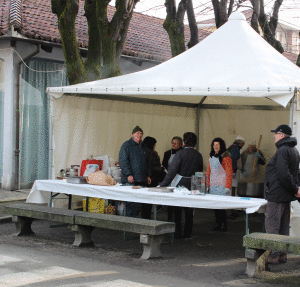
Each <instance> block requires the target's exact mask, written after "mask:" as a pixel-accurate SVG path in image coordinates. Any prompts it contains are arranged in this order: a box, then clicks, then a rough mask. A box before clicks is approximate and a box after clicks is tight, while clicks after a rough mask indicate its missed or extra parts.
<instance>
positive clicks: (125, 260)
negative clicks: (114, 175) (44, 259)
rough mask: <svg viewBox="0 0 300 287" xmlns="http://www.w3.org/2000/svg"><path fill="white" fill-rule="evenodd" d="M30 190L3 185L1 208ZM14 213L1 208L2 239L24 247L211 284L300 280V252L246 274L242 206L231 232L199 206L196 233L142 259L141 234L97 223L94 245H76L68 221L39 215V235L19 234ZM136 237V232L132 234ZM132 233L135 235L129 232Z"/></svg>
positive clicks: (257, 219) (257, 222)
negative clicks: (217, 226) (62, 223)
mask: <svg viewBox="0 0 300 287" xmlns="http://www.w3.org/2000/svg"><path fill="white" fill-rule="evenodd" d="M28 193H29V191H12V192H9V191H3V190H0V209H1V206H3V205H4V204H5V203H7V202H11V201H17V200H25V199H26V197H27V194H28ZM166 217H167V214H166V212H163V213H160V214H158V219H161V220H166ZM9 221H10V216H8V215H5V214H3V213H2V214H1V213H0V222H2V223H3V224H2V226H1V229H0V242H1V243H2V244H9V245H15V246H24V248H33V249H42V250H43V249H45V250H49V251H51V252H59V254H62V255H63V254H65V255H66V256H67V255H70V254H72V256H74V257H76V256H79V258H80V256H83V257H86V258H91V259H94V260H98V259H99V258H102V260H103V259H104V260H105V262H108V263H109V264H112V265H115V266H120V267H130V268H134V269H135V270H140V271H141V272H150V273H155V274H167V275H168V276H174V277H178V278H180V279H184V280H190V281H193V282H197V281H198V282H202V283H204V284H208V285H209V286H249V285H251V286H252V285H256V286H299V285H300V273H299V271H298V270H299V268H300V257H299V256H296V255H292V254H291V255H289V260H288V263H287V264H280V265H276V266H270V267H271V272H266V273H265V274H264V276H265V277H266V278H267V280H269V281H267V282H269V283H266V281H262V280H261V279H249V278H247V276H246V275H245V274H244V272H245V268H246V260H245V258H244V248H243V246H242V238H243V235H244V234H245V220H244V214H243V212H240V213H239V217H238V218H237V219H236V220H228V232H226V233H219V232H211V231H210V230H211V228H212V227H213V225H214V214H213V212H212V210H206V209H201V210H200V209H198V210H196V211H195V217H194V229H193V236H192V238H191V239H181V240H175V241H174V243H173V244H163V245H162V252H163V254H164V258H163V259H157V260H148V261H146V262H145V261H142V262H141V260H140V259H139V257H140V255H141V253H142V247H141V244H140V243H139V239H138V238H137V237H136V236H133V235H132V234H131V235H129V237H130V236H131V240H126V241H124V240H123V236H122V233H121V232H116V231H111V230H104V229H97V228H96V229H95V230H94V231H93V241H94V242H95V247H94V248H90V249H88V248H84V249H80V248H74V247H72V242H73V240H74V235H73V233H72V232H71V231H70V230H69V229H68V228H66V227H62V228H49V224H48V222H45V221H34V222H33V230H34V232H35V235H34V236H29V237H15V236H13V234H14V232H15V227H14V224H13V223H11V222H9ZM249 227H250V232H261V231H262V218H261V216H260V215H258V214H253V215H250V216H249ZM132 237H133V238H132ZM129 239H130V238H129Z"/></svg>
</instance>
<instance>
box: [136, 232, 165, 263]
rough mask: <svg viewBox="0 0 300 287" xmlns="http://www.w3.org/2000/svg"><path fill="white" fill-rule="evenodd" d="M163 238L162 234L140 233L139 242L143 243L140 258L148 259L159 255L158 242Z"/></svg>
mask: <svg viewBox="0 0 300 287" xmlns="http://www.w3.org/2000/svg"><path fill="white" fill-rule="evenodd" d="M163 239H164V235H155V236H154V235H143V234H141V235H140V243H142V244H143V247H144V252H143V255H142V256H141V259H149V258H156V257H161V256H162V254H161V252H160V244H161V243H162V241H163Z"/></svg>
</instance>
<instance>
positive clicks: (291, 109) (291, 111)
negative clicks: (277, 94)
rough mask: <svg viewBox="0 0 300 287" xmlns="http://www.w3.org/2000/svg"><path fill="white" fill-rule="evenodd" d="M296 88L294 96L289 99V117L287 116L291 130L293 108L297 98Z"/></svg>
mask: <svg viewBox="0 0 300 287" xmlns="http://www.w3.org/2000/svg"><path fill="white" fill-rule="evenodd" d="M297 92H298V90H297V88H295V93H294V96H293V97H292V99H291V101H290V117H289V126H290V127H291V129H292V130H294V128H293V127H294V110H295V102H296V99H297Z"/></svg>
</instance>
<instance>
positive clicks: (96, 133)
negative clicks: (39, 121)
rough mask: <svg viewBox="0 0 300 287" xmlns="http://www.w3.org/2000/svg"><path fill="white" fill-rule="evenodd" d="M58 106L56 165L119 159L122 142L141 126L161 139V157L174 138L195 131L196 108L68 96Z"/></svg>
mask: <svg viewBox="0 0 300 287" xmlns="http://www.w3.org/2000/svg"><path fill="white" fill-rule="evenodd" d="M52 103H53V105H54V116H53V121H54V122H53V130H54V140H55V149H54V168H55V173H56V175H58V172H59V170H60V169H65V168H66V167H70V166H71V165H74V164H80V163H81V161H82V160H83V159H86V158H88V157H89V156H91V155H93V156H97V155H105V154H107V155H109V157H110V158H112V159H114V160H115V161H117V160H118V154H119V150H120V147H121V145H122V144H123V142H124V141H126V140H128V139H129V138H130V136H131V132H132V129H133V128H134V127H135V126H136V125H139V126H140V127H142V128H143V130H144V137H145V136H152V137H155V138H156V139H157V148H156V150H157V151H158V153H159V155H160V156H161V160H162V159H163V154H164V152H165V151H166V150H169V149H170V148H171V139H172V137H174V136H181V137H182V135H183V133H184V132H187V131H192V132H195V130H196V126H195V122H196V109H195V108H186V107H173V106H163V105H151V104H140V103H129V102H125V103H124V102H120V101H108V100H99V99H91V98H81V97H72V96H68V97H66V96H64V97H62V98H60V99H57V100H54V101H52Z"/></svg>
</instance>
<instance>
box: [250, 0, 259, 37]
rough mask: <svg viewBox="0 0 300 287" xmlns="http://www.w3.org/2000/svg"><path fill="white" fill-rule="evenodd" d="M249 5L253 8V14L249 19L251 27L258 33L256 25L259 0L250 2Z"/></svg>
mask: <svg viewBox="0 0 300 287" xmlns="http://www.w3.org/2000/svg"><path fill="white" fill-rule="evenodd" d="M251 4H252V6H253V13H252V18H251V27H252V28H253V29H254V30H255V31H256V32H257V33H258V34H260V33H259V24H258V17H259V14H260V0H251Z"/></svg>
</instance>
